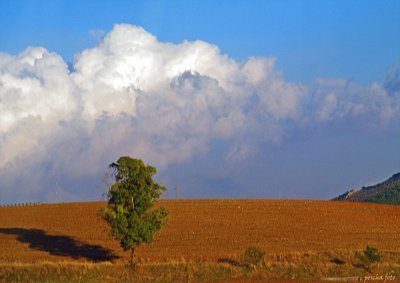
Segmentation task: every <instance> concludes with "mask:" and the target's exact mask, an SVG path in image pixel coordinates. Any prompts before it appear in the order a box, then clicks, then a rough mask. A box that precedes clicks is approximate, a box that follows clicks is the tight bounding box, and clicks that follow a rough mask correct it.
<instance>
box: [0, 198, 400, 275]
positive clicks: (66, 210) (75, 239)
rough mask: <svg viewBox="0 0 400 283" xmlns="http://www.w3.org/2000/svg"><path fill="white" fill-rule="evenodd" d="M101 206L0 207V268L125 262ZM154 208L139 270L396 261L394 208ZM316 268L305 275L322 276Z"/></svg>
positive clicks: (275, 204)
mask: <svg viewBox="0 0 400 283" xmlns="http://www.w3.org/2000/svg"><path fill="white" fill-rule="evenodd" d="M103 205H105V203H102V202H92V203H67V204H39V205H33V206H21V207H18V206H17V207H2V208H0V270H1V266H3V267H4V266H6V265H7V264H11V263H17V262H18V264H20V265H24V264H28V265H29V264H38V263H46V262H47V263H49V262H52V263H57V262H67V261H68V262H71V261H74V262H82V263H84V262H98V264H103V265H104V264H108V263H109V264H110V265H112V264H116V263H118V262H119V263H120V262H124V261H125V260H127V259H128V253H124V252H123V251H122V250H121V248H120V247H119V243H118V242H117V241H115V240H114V239H113V238H111V237H110V236H109V233H108V227H107V225H106V223H104V222H103V221H102V220H101V218H100V217H99V216H97V215H96V213H97V211H98V210H99V209H100V208H101V207H102V206H103ZM157 205H162V206H164V207H166V208H167V209H168V210H169V212H170V215H169V221H168V224H167V225H166V226H165V227H164V228H163V229H162V230H161V231H160V232H159V233H158V234H157V235H156V237H155V240H154V242H153V244H152V245H149V246H146V245H143V246H141V247H140V248H138V249H137V254H136V256H137V258H138V260H139V263H141V264H143V265H146V264H151V263H157V264H162V263H167V262H177V263H179V262H197V263H206V262H214V263H217V262H224V261H225V262H228V263H229V262H234V261H229V260H235V259H238V258H239V257H240V255H241V254H242V253H243V251H244V250H245V249H246V248H248V247H250V246H255V247H258V248H260V249H262V250H264V251H265V252H266V257H265V262H266V265H268V264H270V265H272V264H273V263H277V264H278V263H279V262H281V263H282V264H283V265H285V264H286V265H291V264H292V263H293V264H297V266H298V265H299V264H301V263H302V262H304V263H307V262H314V263H316V262H318V261H319V262H321V263H323V265H324V268H328V269H329V268H331V267H332V268H333V269H335V268H336V269H337V270H338V272H339V274H341V273H340V268H344V267H341V266H336V265H337V264H335V262H334V260H335V259H337V258H339V259H340V261H342V260H343V262H345V263H346V264H347V263H348V264H350V263H351V264H353V265H354V261H355V259H354V253H355V252H356V251H362V250H363V249H364V248H365V247H366V246H367V245H369V246H373V247H375V248H377V249H379V251H381V252H382V253H383V254H384V258H385V260H386V261H387V262H389V263H390V265H391V266H393V265H395V266H396V268H398V267H397V266H398V265H399V264H400V257H399V255H400V206H389V205H378V204H365V203H348V202H333V201H305V200H161V201H159V202H158V204H157ZM107 262H108V263H107ZM1 264H3V265H1ZM314 265H315V264H314ZM293 266H294V267H295V265H293ZM310 266H311V265H310ZM343 266H344V265H343ZM382 266H383V267H382V268H384V270H389V269H390V268H389V267H388V266H386V267H385V266H384V264H382ZM315 268H316V269H315V270H310V272H313V273H314V274H322V275H323V274H324V271H323V270H320V271H318V270H317V269H318V268H317V267H315ZM385 268H386V269H385ZM388 268H389V269H388ZM347 269H348V270H349V272H351V270H353V271H354V270H356V269H354V268H353V269H352V268H350V267H348V268H347ZM382 270H383V269H382ZM396 270H398V269H396ZM304 272H305V273H306V272H307V270H305V271H303V274H304ZM361 273H362V272H361V271H360V274H361ZM329 274H331V273H329ZM311 278H312V277H311Z"/></svg>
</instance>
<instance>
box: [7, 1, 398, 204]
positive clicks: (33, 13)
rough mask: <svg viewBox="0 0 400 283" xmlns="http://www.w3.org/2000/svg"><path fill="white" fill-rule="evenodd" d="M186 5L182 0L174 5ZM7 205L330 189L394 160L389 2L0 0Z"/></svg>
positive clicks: (393, 41) (393, 11)
mask: <svg viewBox="0 0 400 283" xmlns="http://www.w3.org/2000/svg"><path fill="white" fill-rule="evenodd" d="M183 3H185V4H183ZM0 11H1V12H0V38H1V40H0V203H9V202H28V201H42V202H60V201H82V200H99V199H100V198H101V197H102V193H104V192H105V190H106V185H105V184H104V180H103V176H104V173H106V172H107V165H108V164H110V163H111V162H113V161H115V160H116V159H118V157H119V156H121V155H130V156H134V157H139V158H142V159H143V160H144V161H145V162H146V163H149V164H152V165H154V166H156V167H157V169H158V172H159V173H158V174H157V179H158V180H159V181H160V182H161V183H163V184H166V185H167V186H168V187H169V191H168V192H167V195H166V197H169V198H174V197H181V198H210V197H211V198H215V197H224V198H231V197H233V198H236V197H240V198H301V199H303V198H309V199H329V198H332V197H334V196H336V195H338V194H339V193H342V192H344V191H345V190H347V189H351V188H353V187H360V186H364V185H368V184H371V183H374V182H378V181H381V180H383V179H385V178H387V177H389V176H390V175H391V174H393V173H396V172H398V171H400V151H399V150H398V148H399V144H400V123H399V122H400V64H399V59H400V38H399V37H398V36H396V32H397V31H398V30H399V29H400V20H399V19H398V16H397V15H398V12H400V4H399V2H397V1H385V2H381V1H304V2H303V1H252V2H251V3H248V4H243V2H240V1H232V2H231V1H229V3H228V2H224V1H217V2H216V3H214V2H211V1H210V2H207V1H201V2H198V1H193V2H190V3H187V2H180V1H172V2H171V1H168V2H164V1H152V2H150V1H143V2H140V1H139V2H136V3H134V4H133V2H131V1H85V2H84V3H79V1H39V2H36V3H34V2H28V1H3V2H1V4H0Z"/></svg>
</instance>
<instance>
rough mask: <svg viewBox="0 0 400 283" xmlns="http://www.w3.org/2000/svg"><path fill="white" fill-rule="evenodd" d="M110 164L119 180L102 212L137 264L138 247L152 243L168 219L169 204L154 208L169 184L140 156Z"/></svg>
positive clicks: (112, 230) (113, 185) (122, 245)
mask: <svg viewBox="0 0 400 283" xmlns="http://www.w3.org/2000/svg"><path fill="white" fill-rule="evenodd" d="M110 168H111V169H112V171H113V176H114V178H115V182H114V183H113V184H112V185H111V187H110V189H109V191H108V194H107V197H108V203H107V205H106V206H105V207H104V208H103V209H102V210H101V213H102V216H103V218H104V219H105V221H106V222H108V224H109V225H110V227H111V234H112V235H113V236H114V237H115V238H116V239H117V240H119V242H120V244H121V247H122V248H123V249H124V251H128V250H131V265H132V267H134V266H135V260H134V253H135V249H136V247H138V246H139V245H140V244H141V243H146V244H150V243H151V242H152V241H153V236H154V234H155V232H156V231H158V230H160V229H161V227H162V226H163V225H164V224H165V222H166V220H167V214H168V211H167V210H166V209H165V208H163V207H159V208H157V209H155V208H153V205H154V202H155V200H157V199H158V198H159V197H160V196H161V194H162V192H163V191H165V190H166V188H165V187H164V186H161V185H159V184H157V183H156V182H154V180H153V175H154V174H156V172H157V171H156V168H154V167H152V166H150V165H145V164H144V163H143V161H142V160H140V159H133V158H131V157H127V156H124V157H121V158H119V159H118V161H117V162H116V163H112V164H111V165H110Z"/></svg>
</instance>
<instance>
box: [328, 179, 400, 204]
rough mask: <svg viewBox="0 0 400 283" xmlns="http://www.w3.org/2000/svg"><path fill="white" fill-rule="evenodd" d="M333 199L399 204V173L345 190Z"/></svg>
mask: <svg viewBox="0 0 400 283" xmlns="http://www.w3.org/2000/svg"><path fill="white" fill-rule="evenodd" d="M333 200H337V201H355V202H373V203H385V204H400V173H396V174H394V175H393V176H392V177H390V178H389V179H387V180H386V181H383V182H381V183H379V184H376V185H373V186H367V187H362V188H361V189H354V190H350V191H347V192H345V193H344V194H341V195H340V196H338V197H336V198H334V199H333Z"/></svg>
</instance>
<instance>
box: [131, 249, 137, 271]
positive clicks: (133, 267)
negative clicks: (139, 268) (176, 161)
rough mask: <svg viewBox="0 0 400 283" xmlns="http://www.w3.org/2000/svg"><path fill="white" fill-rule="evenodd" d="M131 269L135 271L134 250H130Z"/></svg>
mask: <svg viewBox="0 0 400 283" xmlns="http://www.w3.org/2000/svg"><path fill="white" fill-rule="evenodd" d="M131 268H132V269H134V270H136V260H135V248H131Z"/></svg>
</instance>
